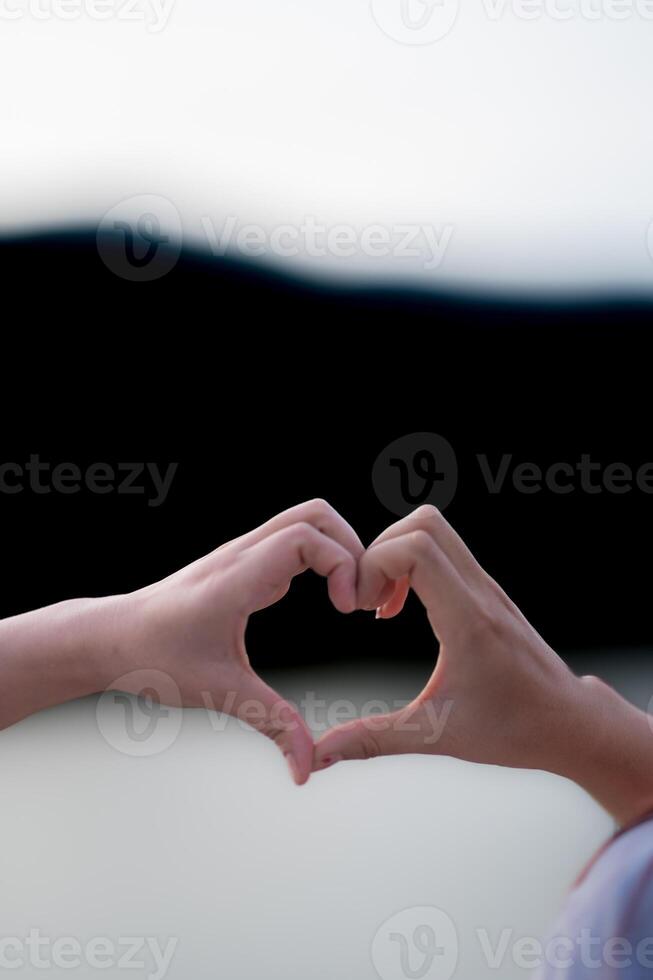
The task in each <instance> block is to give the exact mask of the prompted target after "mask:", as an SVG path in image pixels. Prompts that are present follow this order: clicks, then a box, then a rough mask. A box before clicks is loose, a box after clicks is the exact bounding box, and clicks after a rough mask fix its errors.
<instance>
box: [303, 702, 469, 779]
mask: <svg viewBox="0 0 653 980" xmlns="http://www.w3.org/2000/svg"><path fill="white" fill-rule="evenodd" d="M452 707H453V702H452V701H442V702H439V701H438V700H421V699H418V700H417V701H414V702H413V703H412V704H409V705H407V707H405V708H402V709H401V710H400V711H395V712H392V713H391V714H387V715H371V716H370V717H368V718H359V719H357V720H356V721H351V722H347V724H345V725H340V726H338V728H332V729H331V731H329V732H326V734H325V735H323V736H322V738H321V739H320V740H319V741H318V743H317V745H316V746H315V752H314V756H313V772H317V771H318V770H319V769H328V767H329V766H332V765H334V764H335V763H336V762H343V761H346V760H348V759H375V758H377V757H378V756H381V755H406V754H411V753H413V754H420V755H422V754H426V755H447V754H449V751H450V746H449V745H448V744H447V743H448V742H449V741H450V740H449V739H448V738H445V737H444V736H445V728H447V727H448V722H449V718H450V714H451V710H452Z"/></svg>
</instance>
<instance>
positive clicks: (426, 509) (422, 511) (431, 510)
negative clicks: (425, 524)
mask: <svg viewBox="0 0 653 980" xmlns="http://www.w3.org/2000/svg"><path fill="white" fill-rule="evenodd" d="M413 517H421V518H424V520H426V521H437V522H438V523H439V522H440V521H441V520H442V514H441V513H440V511H439V510H438V508H437V507H436V506H435V504H422V506H421V507H418V508H417V510H416V511H415V512H414V513H413Z"/></svg>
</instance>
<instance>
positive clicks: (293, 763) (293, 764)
mask: <svg viewBox="0 0 653 980" xmlns="http://www.w3.org/2000/svg"><path fill="white" fill-rule="evenodd" d="M284 755H285V757H286V761H287V762H288V765H289V767H290V772H291V774H292V778H293V779H294V780H295V782H296V783H297V785H298V786H299V785H300V783H301V781H302V777H301V773H300V771H299V765H298V763H297V760H296V759H295V757H294V755H293V754H292V752H284Z"/></svg>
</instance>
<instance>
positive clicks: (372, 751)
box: [360, 729, 382, 759]
mask: <svg viewBox="0 0 653 980" xmlns="http://www.w3.org/2000/svg"><path fill="white" fill-rule="evenodd" d="M360 754H361V759H378V757H379V756H380V755H381V754H382V753H381V745H380V743H379V740H378V738H377V737H376V735H375V734H374V733H373V732H370V731H369V730H367V729H365V730H364V731H363V732H362V734H361V741H360Z"/></svg>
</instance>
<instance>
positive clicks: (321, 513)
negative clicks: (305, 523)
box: [306, 497, 333, 521]
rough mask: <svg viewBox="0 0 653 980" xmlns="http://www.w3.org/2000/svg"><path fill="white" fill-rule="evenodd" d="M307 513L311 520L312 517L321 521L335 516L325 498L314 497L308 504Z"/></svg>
mask: <svg viewBox="0 0 653 980" xmlns="http://www.w3.org/2000/svg"><path fill="white" fill-rule="evenodd" d="M306 511H307V514H308V516H309V518H310V517H312V518H314V519H315V520H317V521H320V520H324V519H325V518H328V517H330V516H331V515H332V514H333V507H332V506H331V504H329V503H328V502H327V501H326V500H324V498H323V497H314V498H313V500H309V501H308V503H307V504H306Z"/></svg>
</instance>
